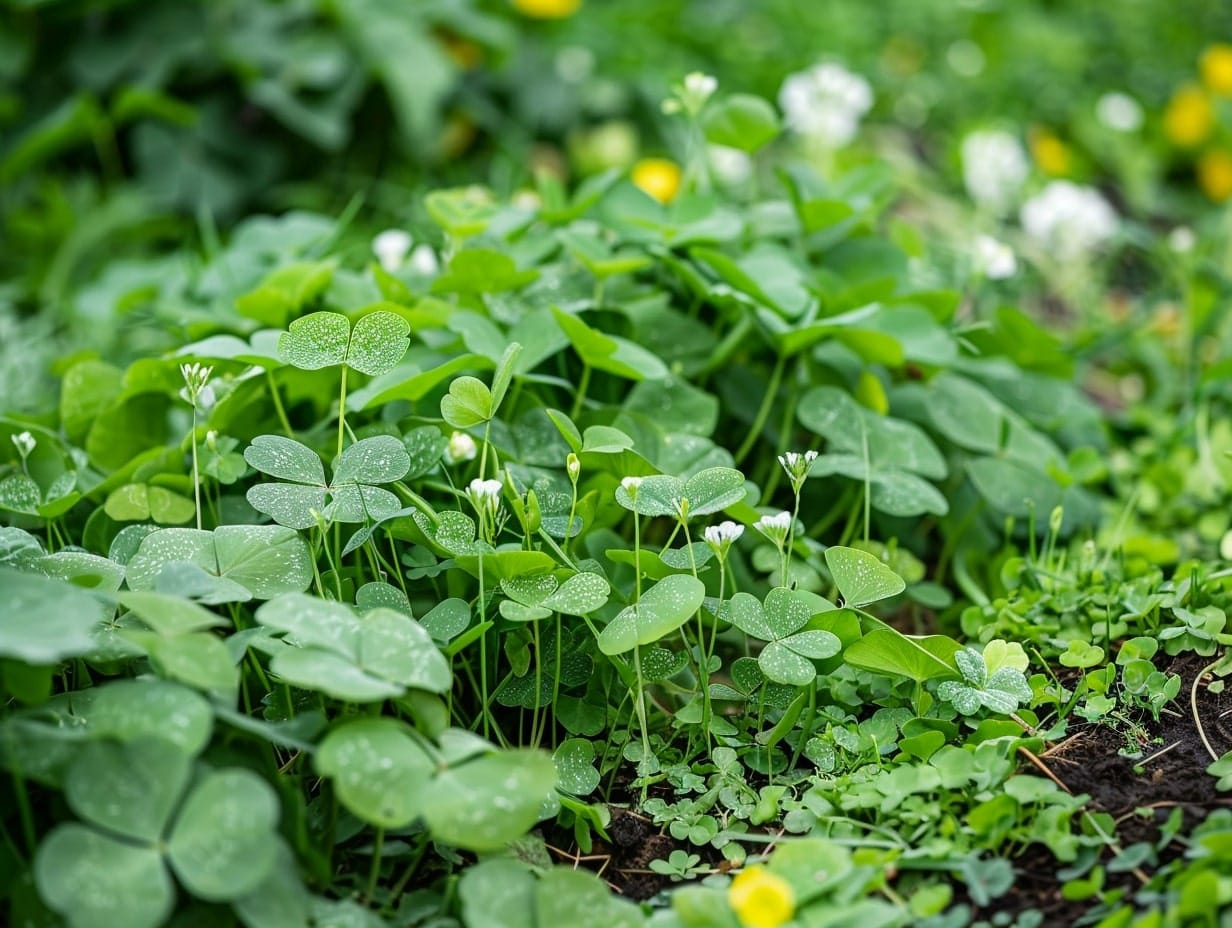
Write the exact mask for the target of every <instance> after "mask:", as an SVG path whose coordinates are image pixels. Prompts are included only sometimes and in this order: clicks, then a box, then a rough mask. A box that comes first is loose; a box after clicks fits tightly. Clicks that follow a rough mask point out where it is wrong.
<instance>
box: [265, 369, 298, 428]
mask: <svg viewBox="0 0 1232 928" xmlns="http://www.w3.org/2000/svg"><path fill="white" fill-rule="evenodd" d="M265 381H266V383H267V384H268V385H269V393H270V399H272V400H273V401H274V411H275V412H276V413H277V414H278V421H279V422H280V423H282V430H283V431H284V432H286V433H287V438H294V437H295V430H294V429H293V428H291V420H290V419H288V418H287V411H286V409H284V408H283V405H282V397H281V396H279V395H278V384H276V383H274V372H273V371H272V370H270V369H269V368H268V367H267V368H266V369H265Z"/></svg>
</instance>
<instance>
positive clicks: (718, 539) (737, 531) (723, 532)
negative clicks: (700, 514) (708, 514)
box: [702, 521, 744, 548]
mask: <svg viewBox="0 0 1232 928" xmlns="http://www.w3.org/2000/svg"><path fill="white" fill-rule="evenodd" d="M743 534H744V526H743V525H741V524H740V523H738V522H731V521H727V522H720V523H719V524H718V525H708V526H706V530H705V531H704V532H703V533H702V535H703V536H704V537H705V539H706V541H708V542H709V543H710V544H711V545H713V546H715V547H716V548H717V547H720V546H722V545H730V544H731V543H732V542H733V541H735V540H736V539H738V538H739V537H740V536H741V535H743Z"/></svg>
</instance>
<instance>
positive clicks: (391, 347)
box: [280, 310, 411, 479]
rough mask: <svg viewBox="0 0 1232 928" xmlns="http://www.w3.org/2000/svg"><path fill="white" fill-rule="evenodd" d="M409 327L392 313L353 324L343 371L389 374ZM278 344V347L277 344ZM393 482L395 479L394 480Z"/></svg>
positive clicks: (373, 315)
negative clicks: (345, 367)
mask: <svg viewBox="0 0 1232 928" xmlns="http://www.w3.org/2000/svg"><path fill="white" fill-rule="evenodd" d="M410 331H411V324H410V323H409V322H407V321H406V320H405V319H403V318H402V317H401V316H399V315H397V314H396V313H390V312H385V311H384V310H378V311H377V312H374V313H368V315H366V316H363V317H362V318H360V319H359V321H357V322H356V323H355V330H354V331H353V332H352V333H351V343H350V345H349V346H348V347H347V352H346V363H347V367H350V368H352V369H354V370H357V371H359V372H360V373H361V374H368V375H369V376H372V377H379V376H380V375H381V374H385V373H388V372H389V371H391V370H393V369H394V367H395V366H396V365H397V363H398V362H399V361H401V360H402V356H403V355H405V354H406V349H407V347H408V346H409V345H410V344H411V340H410V339H409V338H407V336H408V335H409V334H410ZM280 344H281V343H280ZM395 479H396V478H395Z"/></svg>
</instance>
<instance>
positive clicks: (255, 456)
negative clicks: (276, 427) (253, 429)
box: [244, 435, 325, 487]
mask: <svg viewBox="0 0 1232 928" xmlns="http://www.w3.org/2000/svg"><path fill="white" fill-rule="evenodd" d="M244 460H245V461H247V462H248V463H249V464H250V465H252V467H254V468H255V469H257V470H259V471H260V472H261V473H263V474H268V475H269V476H271V477H277V478H278V479H279V480H292V481H294V482H296V483H309V484H315V485H317V486H322V487H323V486H325V465H324V464H322V463H321V458H320V457H319V456H318V455H317V453H316V452H315V451H313V450H312V449H311V448H309V447H308V446H307V445H301V444H300V443H299V442H297V441H292V440H291V439H289V438H284V437H283V436H281V435H258V436H257V437H256V438H254V439H253V440H252V444H250V445H249V446H248V447H247V448H245V449H244Z"/></svg>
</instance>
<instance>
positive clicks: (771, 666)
mask: <svg viewBox="0 0 1232 928" xmlns="http://www.w3.org/2000/svg"><path fill="white" fill-rule="evenodd" d="M757 664H758V666H759V667H761V669H762V672H763V673H765V675H766V677H767V678H768V679H770V680H773V681H774V682H775V683H784V684H787V685H788V686H807V685H808V684H809V683H812V682H813V680H814V679H815V678H816V676H817V668H816V667H815V666H814V665H813V662H812V661H810V660H809V659H808V658H806V657H804V656H803V655H801V654H797V653H796V652H795V651H793V650H792V649H791V648H789V647H788V646H787V643H786V642H784V641H771V642H770V643H769V644H767V645H766V646H765V647H764V648H763V649H762V651H761V654H759V655H758V656H757Z"/></svg>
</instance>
